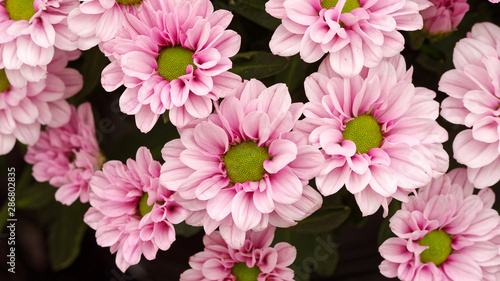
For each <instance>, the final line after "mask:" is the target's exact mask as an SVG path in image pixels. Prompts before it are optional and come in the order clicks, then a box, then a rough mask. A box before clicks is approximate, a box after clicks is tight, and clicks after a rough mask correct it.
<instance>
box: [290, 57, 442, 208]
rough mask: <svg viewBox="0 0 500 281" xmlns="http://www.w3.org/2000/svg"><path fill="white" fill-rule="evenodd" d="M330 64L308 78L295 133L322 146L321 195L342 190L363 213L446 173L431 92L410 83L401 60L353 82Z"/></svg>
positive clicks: (388, 61) (369, 71)
mask: <svg viewBox="0 0 500 281" xmlns="http://www.w3.org/2000/svg"><path fill="white" fill-rule="evenodd" d="M328 63H329V62H328V61H326V62H325V63H324V64H322V65H321V66H320V72H319V73H313V74H312V75H311V76H309V77H308V78H306V81H305V90H306V95H307V97H308V99H309V103H307V104H306V109H305V110H304V115H305V118H304V119H303V120H300V121H299V122H298V123H297V126H296V127H295V131H299V132H302V133H304V135H307V136H308V137H309V141H310V142H311V143H312V144H313V145H314V146H316V147H318V148H322V151H323V154H324V157H325V159H326V162H325V165H324V166H323V169H322V171H321V173H320V174H319V175H318V176H317V177H316V184H317V186H318V189H319V190H320V192H321V193H322V194H323V195H325V196H327V195H330V194H333V193H336V192H337V191H338V190H339V189H340V188H342V186H344V185H345V186H346V188H347V190H348V191H349V192H351V193H352V194H354V196H355V198H356V202H357V203H358V206H359V207H360V209H361V211H362V213H363V215H365V216H366V215H370V214H373V213H374V212H375V211H377V209H378V208H379V207H380V206H381V205H382V206H383V207H384V210H385V211H386V212H387V204H388V202H389V201H390V200H391V199H392V198H396V199H398V200H406V197H407V195H408V194H409V193H410V192H411V191H413V190H415V189H416V188H418V187H420V186H423V185H425V184H427V183H429V181H430V180H431V178H432V177H433V176H437V175H441V174H442V173H444V172H445V171H446V170H447V168H448V155H447V154H446V152H445V151H444V150H443V148H442V145H441V143H443V142H444V141H446V140H447V137H448V134H447V132H446V131H445V130H444V129H443V128H442V127H440V126H439V125H438V123H437V122H436V121H435V119H436V118H437V117H438V114H439V104H438V103H437V102H436V101H434V100H433V98H434V97H435V93H434V92H432V91H430V90H428V89H425V88H415V87H414V86H413V84H412V83H411V75H412V71H411V70H409V71H406V66H405V62H404V59H403V57H402V56H395V57H393V58H391V59H385V60H384V61H382V62H381V63H380V64H379V65H378V66H377V67H373V68H369V69H368V68H365V69H363V70H362V72H361V73H360V75H357V76H354V77H351V78H342V77H339V75H338V74H336V73H335V72H333V70H332V69H331V67H330V66H329V65H328ZM325 74H326V75H325Z"/></svg>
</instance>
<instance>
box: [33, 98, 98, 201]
mask: <svg viewBox="0 0 500 281" xmlns="http://www.w3.org/2000/svg"><path fill="white" fill-rule="evenodd" d="M100 157H102V156H100V154H99V146H98V145H97V140H96V136H95V127H94V116H93V114H92V108H91V107H90V103H83V104H81V105H80V106H79V107H78V110H77V109H75V107H74V106H71V118H70V120H69V121H68V122H67V123H66V124H65V125H63V126H61V127H58V128H54V127H47V129H46V131H45V132H42V133H41V135H40V139H39V140H38V141H37V142H36V143H35V144H34V145H32V146H28V152H27V153H26V155H25V157H24V159H25V160H26V162H28V163H30V164H33V177H34V178H35V179H36V180H37V181H39V182H45V181H48V182H49V183H50V184H51V185H53V186H55V187H58V190H57V191H56V194H55V196H56V200H57V201H59V202H61V203H63V204H65V205H71V204H72V203H73V202H74V201H75V200H76V199H78V198H80V201H81V202H83V203H85V202H88V201H89V191H88V185H89V180H90V178H91V177H92V174H93V173H94V171H95V170H98V169H99V166H100V165H99V161H101V159H100Z"/></svg>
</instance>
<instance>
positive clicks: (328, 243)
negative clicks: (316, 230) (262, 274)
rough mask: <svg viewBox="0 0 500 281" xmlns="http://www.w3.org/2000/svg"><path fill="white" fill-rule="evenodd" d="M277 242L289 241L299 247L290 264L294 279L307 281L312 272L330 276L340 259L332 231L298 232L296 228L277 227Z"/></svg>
mask: <svg viewBox="0 0 500 281" xmlns="http://www.w3.org/2000/svg"><path fill="white" fill-rule="evenodd" d="M274 241H275V242H288V243H290V244H291V245H293V246H294V247H295V248H296V249H297V258H296V259H295V261H294V262H293V264H292V265H291V266H290V268H291V269H293V270H294V272H295V277H294V280H296V281H307V280H309V279H310V274H311V272H313V271H315V272H317V273H318V274H320V275H323V276H329V275H332V274H333V272H334V271H335V268H336V266H337V263H338V260H339V254H338V250H337V244H336V243H335V242H334V235H333V234H332V233H322V234H312V233H298V232H295V231H294V228H285V229H281V228H279V229H276V233H275V238H274Z"/></svg>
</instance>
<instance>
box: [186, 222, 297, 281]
mask: <svg viewBox="0 0 500 281" xmlns="http://www.w3.org/2000/svg"><path fill="white" fill-rule="evenodd" d="M273 236H274V227H268V228H266V229H265V230H263V231H260V232H253V231H249V232H247V233H246V235H245V242H244V246H243V247H242V248H241V249H234V248H232V247H231V246H229V245H228V244H227V243H226V242H225V241H224V239H223V238H222V236H221V234H220V233H219V231H214V232H212V234H210V235H205V237H203V243H204V244H205V250H204V251H203V252H200V253H197V254H195V255H194V256H192V257H191V258H190V259H189V265H190V266H191V267H192V269H188V270H186V271H185V272H184V273H182V274H181V277H180V281H201V280H202V281H212V280H213V281H215V280H227V281H236V280H273V281H292V280H293V275H294V274H293V270H291V269H290V268H288V266H290V265H291V264H292V262H293V261H294V260H295V256H296V255H297V250H296V249H295V248H294V247H293V246H292V245H290V244H288V243H286V242H280V243H278V244H276V245H275V246H274V247H270V245H271V242H272V241H273Z"/></svg>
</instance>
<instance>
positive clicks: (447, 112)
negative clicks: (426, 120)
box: [439, 22, 500, 188]
mask: <svg viewBox="0 0 500 281" xmlns="http://www.w3.org/2000/svg"><path fill="white" fill-rule="evenodd" d="M499 42H500V27H498V26H496V25H494V24H492V23H487V22H485V23H477V24H475V25H474V26H473V27H472V31H471V32H470V33H468V34H467V38H463V39H461V40H460V41H459V42H458V43H457V44H456V46H455V49H454V52H453V63H454V65H455V69H452V70H449V71H447V72H446V73H444V74H443V76H442V77H441V80H440V81H439V90H440V91H442V92H445V93H446V94H448V95H449V97H447V98H446V99H444V100H443V102H442V104H441V107H442V111H441V115H442V116H443V117H444V118H445V119H446V120H448V121H450V122H451V123H455V124H463V125H465V126H467V127H468V128H470V129H466V130H464V131H462V132H460V133H459V134H458V135H457V136H456V138H455V140H454V141H453V154H454V155H453V157H454V158H455V159H456V160H457V161H458V162H460V163H462V164H465V165H466V166H467V174H468V176H469V180H470V181H471V182H472V183H473V184H474V186H475V187H477V188H484V187H487V186H491V185H493V184H495V183H496V182H498V181H499V180H500V173H499V172H498V171H500V148H499V146H500V140H499V129H500V126H499V124H500V117H499V116H500V110H499V106H498V105H499V101H500V100H499V98H500V59H499V57H500V44H499Z"/></svg>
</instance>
